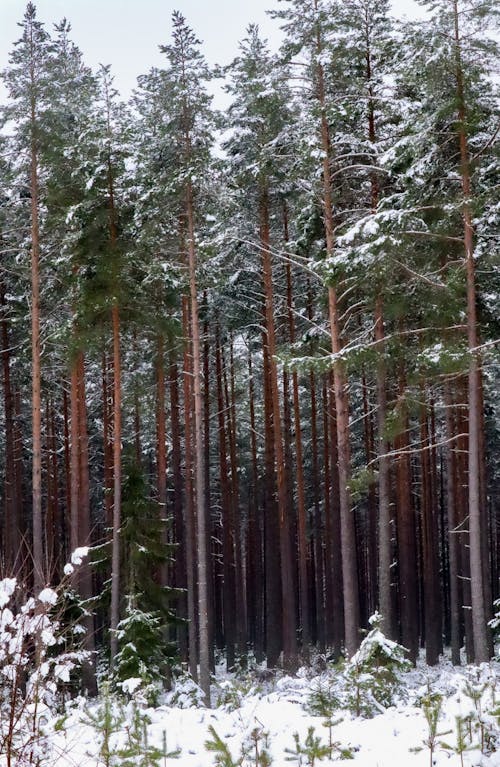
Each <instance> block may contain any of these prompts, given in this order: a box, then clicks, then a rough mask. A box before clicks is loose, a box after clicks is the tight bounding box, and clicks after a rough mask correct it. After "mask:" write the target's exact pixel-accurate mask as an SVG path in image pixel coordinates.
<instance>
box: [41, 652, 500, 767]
mask: <svg viewBox="0 0 500 767" xmlns="http://www.w3.org/2000/svg"><path fill="white" fill-rule="evenodd" d="M342 679H343V678H342V672H341V671H339V670H335V669H333V668H330V669H328V670H326V671H323V672H322V673H318V671H316V672H315V671H313V670H312V669H309V668H308V669H306V668H303V669H300V670H299V672H298V673H297V674H296V675H295V676H287V675H284V674H280V673H277V674H275V675H274V674H273V675H271V674H269V673H267V672H264V671H259V670H258V669H257V670H254V671H253V672H246V673H242V674H238V675H230V674H226V673H224V672H223V670H222V669H219V671H218V673H217V674H216V678H215V682H214V684H213V686H212V708H210V709H209V708H205V707H203V706H202V705H200V704H199V702H197V688H195V687H194V686H193V683H192V682H189V680H188V679H187V678H186V679H184V680H178V681H177V682H176V684H175V686H174V688H173V690H172V691H171V692H170V693H168V694H166V695H165V696H164V697H163V698H162V700H161V703H160V705H158V706H156V707H155V708H144V707H141V708H138V706H137V705H134V704H133V703H129V704H127V705H125V704H123V705H121V706H119V704H118V703H117V702H116V700H115V699H114V698H112V699H111V698H110V699H109V701H108V703H109V702H110V701H111V703H110V711H111V712H112V716H111V719H110V720H109V721H108V725H109V724H110V726H109V727H108V732H109V733H111V734H110V737H109V739H108V741H107V747H108V751H109V752H110V753H111V757H108V759H109V761H107V762H106V760H105V759H103V743H104V740H105V736H104V730H105V729H106V728H104V729H103V721H104V716H103V712H104V708H105V707H104V705H103V702H102V701H100V702H99V701H98V702H95V703H93V704H89V703H88V702H85V701H83V700H80V701H76V702H72V703H71V704H69V706H68V713H67V716H66V717H64V718H63V719H60V720H59V722H58V725H57V727H51V726H50V724H49V726H48V730H50V731H51V732H52V734H51V735H50V736H49V744H48V745H49V747H50V751H51V752H52V757H51V760H50V764H51V765H52V766H53V767H73V766H74V765H79V767H90V766H91V765H93V766H94V767H97V766H99V767H100V766H101V765H104V764H109V765H123V764H127V765H132V764H133V765H136V764H137V765H141V766H142V765H148V766H149V765H151V767H154V766H156V765H158V767H167V766H170V765H172V767H174V765H182V767H211V765H221V766H223V767H236V765H241V767H251V766H252V767H253V766H255V765H257V767H259V765H268V764H272V765H273V767H285V765H289V764H296V765H299V766H302V767H306V765H316V767H320V765H330V764H332V763H334V762H337V761H339V760H343V763H344V764H346V765H350V764H351V765H353V766H354V767H424V766H425V767H427V765H433V764H434V765H436V766H437V767H443V765H449V767H454V765H457V767H459V766H460V765H467V766H469V767H470V766H472V765H474V766H479V765H481V766H482V767H498V766H500V727H499V724H500V664H499V663H497V662H492V663H490V664H483V665H482V666H481V667H479V668H478V667H473V666H464V667H461V668H456V667H453V666H452V665H451V664H450V663H449V662H448V661H443V662H442V663H440V665H439V666H436V667H432V668H430V667H428V666H426V665H425V664H424V663H423V662H419V664H418V665H417V667H416V668H415V669H412V670H410V671H407V672H405V673H403V674H402V675H401V676H400V680H401V684H400V685H399V686H398V690H397V692H395V693H393V699H392V703H393V704H392V705H389V706H386V707H384V706H380V705H379V704H376V705H375V708H373V706H371V705H368V704H370V700H371V695H370V689H369V685H370V680H369V679H365V680H364V681H363V680H360V685H361V687H360V688H359V690H356V689H354V688H353V686H352V684H351V683H349V687H348V688H347V686H346V681H345V679H344V681H342ZM364 682H367V683H368V684H367V686H366V687H364V688H363V689H362V685H363V684H364ZM357 691H359V693H360V695H359V702H361V704H362V705H363V706H365V704H366V705H367V708H372V711H371V712H369V713H365V714H364V715H361V716H356V714H355V711H354V709H355V703H356V692H357ZM346 700H348V701H350V704H349V707H348V708H347V707H346V703H345V701H346ZM342 701H343V703H342ZM332 702H333V705H334V707H335V706H337V705H338V706H339V708H338V709H337V710H335V711H334V712H330V713H331V715H330V721H331V723H332V727H331V741H330V732H329V726H328V722H327V718H328V717H327V716H325V715H324V714H325V712H326V713H327V714H328V712H329V709H331V708H332V706H331V704H332ZM315 705H316V711H317V707H318V706H319V707H320V708H321V706H322V707H323V709H324V710H323V715H315V714H314V713H312V711H313V709H314V706H315ZM134 716H135V720H134ZM91 720H93V724H91ZM134 721H135V724H134ZM96 722H97V723H100V724H97V725H96ZM210 728H213V730H211V729H210ZM310 728H314V729H313V730H311V729H310ZM308 735H309V739H308ZM216 736H218V737H219V738H220V741H221V742H222V743H223V744H224V745H225V746H226V748H227V749H228V751H227V752H226V753H225V754H224V753H223V751H221V748H220V743H219V751H218V753H217V747H216V746H215V744H214V740H216ZM134 739H135V740H134ZM138 740H139V741H141V743H142V746H141V748H142V753H143V756H142V757H140V756H136V757H132V753H133V751H134V748H133V747H132V746H131V747H130V750H129V755H130V756H129V758H130V761H127V760H126V758H125V753H126V752H127V743H128V744H129V746H130V745H131V744H132V741H134V742H135V743H136V744H137V742H138ZM207 741H212V744H213V745H212V748H211V749H207V746H206V743H207ZM330 742H331V743H332V751H331V756H330V754H329V753H328V754H326V755H325V753H324V750H323V752H322V750H321V749H322V747H323V746H328V745H329V743H330ZM431 746H432V749H431ZM141 748H139V751H137V753H140V751H141ZM155 748H158V749H159V752H157V753H156V756H154V754H153V751H154V749H155ZM256 748H257V750H258V753H259V754H260V757H259V758H260V761H259V760H258V759H257V756H256V753H257V752H256ZM120 749H121V754H122V757H121V758H120V757H119V752H120ZM123 749H125V750H123ZM148 749H149V751H150V753H151V759H150V761H148V757H146V752H147V751H148ZM242 749H243V750H242ZM495 749H498V750H495ZM431 750H432V754H431ZM173 751H178V755H177V756H175V757H174V756H173V755H172V756H170V755H168V754H169V753H170V752H173ZM263 751H267V753H268V756H269V759H268V760H267V761H266V758H265V756H263V755H262V752H263ZM160 752H163V755H161V756H159V753H160ZM321 753H323V758H322V759H321V760H320V755H321ZM113 754H115V756H113ZM153 757H154V758H156V761H155V760H154V758H153ZM141 758H142V761H141ZM217 760H219V761H217Z"/></svg>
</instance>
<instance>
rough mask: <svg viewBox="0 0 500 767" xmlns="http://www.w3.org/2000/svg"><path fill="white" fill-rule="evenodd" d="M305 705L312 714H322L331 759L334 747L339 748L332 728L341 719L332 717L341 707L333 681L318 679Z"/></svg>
mask: <svg viewBox="0 0 500 767" xmlns="http://www.w3.org/2000/svg"><path fill="white" fill-rule="evenodd" d="M307 707H308V710H309V712H310V713H311V714H312V715H313V716H322V717H323V718H324V722H323V725H324V726H325V727H327V728H328V743H329V747H330V759H331V758H332V753H333V751H334V749H340V748H341V747H340V744H339V743H334V742H333V728H334V727H335V725H337V724H340V722H341V721H342V718H341V717H339V718H337V719H335V718H334V714H335V712H336V711H338V710H339V708H341V707H342V703H341V700H340V698H339V697H338V695H337V693H336V691H335V688H334V685H333V683H332V682H331V681H324V680H320V681H319V682H318V683H317V684H316V685H315V687H314V688H313V691H312V692H311V694H310V696H309V700H308V706H307Z"/></svg>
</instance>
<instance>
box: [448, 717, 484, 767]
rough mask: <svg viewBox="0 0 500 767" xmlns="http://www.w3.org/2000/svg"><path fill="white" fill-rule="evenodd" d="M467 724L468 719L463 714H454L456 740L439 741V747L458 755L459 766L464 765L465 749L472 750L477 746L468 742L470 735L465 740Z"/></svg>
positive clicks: (462, 766)
mask: <svg viewBox="0 0 500 767" xmlns="http://www.w3.org/2000/svg"><path fill="white" fill-rule="evenodd" d="M468 726H469V719H468V717H465V716H456V717H455V735H456V740H455V743H452V744H450V743H447V742H445V741H440V743H439V745H440V746H441V748H443V749H445V751H449V752H451V753H453V754H457V755H458V756H459V757H460V767H464V754H465V752H466V751H474V750H475V749H476V748H479V746H477V745H474V744H473V743H471V742H470V736H469V740H467V731H468Z"/></svg>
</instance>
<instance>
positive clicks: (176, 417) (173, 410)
mask: <svg viewBox="0 0 500 767" xmlns="http://www.w3.org/2000/svg"><path fill="white" fill-rule="evenodd" d="M168 377H169V392H170V431H171V440H172V457H171V463H172V484H173V487H172V491H173V493H172V495H173V498H172V506H171V508H172V516H173V520H174V540H175V543H176V546H177V548H176V554H175V586H176V588H178V589H181V590H182V591H181V594H180V596H179V598H178V602H177V607H178V614H179V617H180V618H183V619H186V618H187V617H188V612H187V599H186V592H187V571H186V553H187V541H186V536H185V531H184V520H183V481H182V467H181V452H182V451H181V426H180V411H179V383H178V378H179V372H178V368H177V362H176V353H175V351H173V350H171V351H170V357H169V375H168ZM186 473H187V469H186ZM186 497H187V496H186ZM186 502H187V501H186ZM178 636H179V650H180V656H181V658H182V659H183V660H184V661H186V660H187V659H188V643H187V631H186V627H185V626H182V627H180V628H179V631H178Z"/></svg>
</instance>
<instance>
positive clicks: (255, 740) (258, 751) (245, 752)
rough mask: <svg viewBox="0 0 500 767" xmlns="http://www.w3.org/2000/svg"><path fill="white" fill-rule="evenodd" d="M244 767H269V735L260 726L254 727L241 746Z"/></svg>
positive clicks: (270, 762) (270, 759) (270, 757)
mask: <svg viewBox="0 0 500 767" xmlns="http://www.w3.org/2000/svg"><path fill="white" fill-rule="evenodd" d="M242 756H243V757H244V758H245V760H246V761H245V767H246V766H247V765H248V767H270V765H271V764H272V761H273V760H272V756H271V754H270V752H269V733H268V732H267V730H264V728H263V727H262V726H258V727H254V728H253V730H252V731H251V732H250V733H249V735H248V737H247V738H246V741H245V743H244V744H243V746H242Z"/></svg>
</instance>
